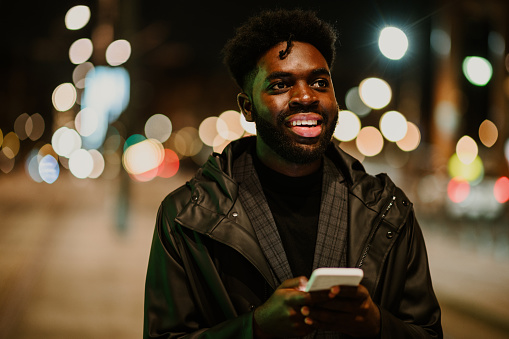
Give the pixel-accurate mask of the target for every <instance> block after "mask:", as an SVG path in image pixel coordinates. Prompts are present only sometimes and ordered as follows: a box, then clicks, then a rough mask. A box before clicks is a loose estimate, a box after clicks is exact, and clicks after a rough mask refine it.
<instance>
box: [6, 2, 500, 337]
mask: <svg viewBox="0 0 509 339" xmlns="http://www.w3.org/2000/svg"><path fill="white" fill-rule="evenodd" d="M275 7H285V8H294V7H300V8H305V9H314V10H316V11H317V12H318V14H319V16H320V17H322V18H323V19H325V20H327V21H330V22H332V23H334V24H335V26H336V27H337V28H338V30H339V32H340V43H339V45H338V57H337V61H336V64H335V65H334V68H333V79H334V87H335V91H336V96H337V99H338V102H339V103H340V106H341V108H342V109H343V110H342V111H341V113H340V117H339V124H338V128H337V129H336V132H335V135H334V142H335V143H338V144H339V145H340V147H342V148H343V149H345V150H346V151H347V152H349V153H350V154H352V155H354V156H356V157H357V158H358V159H359V160H361V161H362V162H363V164H364V166H365V167H366V169H367V170H368V171H369V172H371V173H378V172H387V173H389V175H390V176H391V177H392V178H393V180H394V181H395V182H396V183H397V184H398V185H399V186H401V187H402V188H403V189H404V190H405V192H406V193H407V194H408V195H409V197H410V198H411V200H412V201H413V202H414V204H415V208H416V213H417V217H418V219H419V221H420V223H421V226H422V228H423V232H424V236H425V239H426V242H427V247H428V255H429V260H430V266H431V274H432V278H433V282H434V287H435V291H436V293H437V296H438V298H439V301H440V303H441V306H442V309H443V319H442V322H443V327H444V333H445V337H446V338H509V207H508V200H509V178H508V176H509V49H508V47H507V44H508V41H509V25H508V22H509V3H508V2H507V1H506V0H463V1H452V0H442V1H439V0H435V1H403V0H401V1H396V0H394V1H393V0H386V1H385V0H384V1H368V0H366V1H348V2H347V1H313V4H310V1H298V0H293V1H265V0H263V1H256V2H248V3H238V4H235V3H227V2H219V1H217V2H213V1H192V2H191V1H164V2H163V1H161V2H154V1H138V0H123V1H120V0H96V1H65V2H61V1H46V2H21V1H18V2H11V1H9V2H7V1H2V2H1V3H0V15H1V20H0V25H1V26H0V27H1V31H2V32H4V33H3V34H2V38H1V43H2V53H0V74H1V76H0V79H1V81H0V338H33V337H38V338H124V339H126V338H140V337H141V333H142V326H143V293H144V291H143V289H144V280H145V270H146V266H147V260H148V253H149V250H150V243H151V237H152V232H153V227H154V222H155V216H156V212H157V208H158V206H159V203H160V202H161V200H162V199H163V198H164V197H165V195H166V194H168V193H169V192H170V191H171V190H173V189H175V188H177V187H178V186H180V185H182V184H183V183H185V181H186V180H187V179H189V178H190V177H191V176H192V174H193V173H194V171H195V170H196V169H197V168H198V167H199V166H200V165H201V164H203V162H204V161H205V159H206V158H207V156H208V155H209V154H210V153H211V152H213V151H216V152H220V151H221V150H222V149H223V148H224V146H225V145H226V144H227V143H228V142H230V141H231V140H235V139H238V138H241V137H243V136H246V135H250V134H255V133H256V129H255V128H254V126H252V124H249V123H246V122H245V121H244V120H242V118H241V116H240V114H239V112H238V108H237V105H236V94H237V92H238V90H239V89H238V88H236V86H235V85H234V83H233V81H231V80H230V78H229V75H228V73H227V70H226V68H225V67H224V66H223V64H222V61H221V48H222V46H223V45H224V43H225V42H226V41H227V39H228V38H230V37H231V36H232V35H233V32H234V28H235V27H237V26H238V25H239V24H241V23H242V22H243V21H244V20H245V19H246V18H247V17H249V16H250V15H252V14H253V13H255V12H257V11H259V10H261V9H265V8H275Z"/></svg>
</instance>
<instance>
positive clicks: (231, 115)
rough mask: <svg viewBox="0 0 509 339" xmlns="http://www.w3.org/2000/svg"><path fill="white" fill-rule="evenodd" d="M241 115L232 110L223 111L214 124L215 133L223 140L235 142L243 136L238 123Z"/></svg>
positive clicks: (241, 128) (240, 125)
mask: <svg viewBox="0 0 509 339" xmlns="http://www.w3.org/2000/svg"><path fill="white" fill-rule="evenodd" d="M240 117H241V114H240V113H239V112H237V111H234V110H228V111H224V112H223V113H221V114H220V115H219V118H218V120H217V123H216V128H217V132H218V133H219V135H220V136H221V137H222V138H223V139H224V140H230V141H231V140H236V139H239V138H240V137H242V135H243V134H244V128H243V127H242V124H241V121H240Z"/></svg>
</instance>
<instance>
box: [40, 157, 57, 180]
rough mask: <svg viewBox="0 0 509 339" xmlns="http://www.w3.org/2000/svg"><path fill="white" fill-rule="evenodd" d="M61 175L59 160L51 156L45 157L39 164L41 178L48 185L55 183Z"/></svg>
mask: <svg viewBox="0 0 509 339" xmlns="http://www.w3.org/2000/svg"><path fill="white" fill-rule="evenodd" d="M59 175H60V167H59V166H58V162H57V160H56V159H55V158H54V157H53V156H51V155H49V154H48V155H46V156H44V157H43V158H42V159H41V161H40V162H39V176H40V178H41V179H42V180H43V181H45V182H47V183H48V184H52V183H54V182H55V181H56V180H57V179H58V176H59Z"/></svg>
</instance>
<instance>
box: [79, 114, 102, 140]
mask: <svg viewBox="0 0 509 339" xmlns="http://www.w3.org/2000/svg"><path fill="white" fill-rule="evenodd" d="M74 126H75V127H76V131H78V133H79V134H80V135H82V136H84V137H86V136H89V135H91V134H92V133H94V132H95V131H96V130H97V127H98V126H99V116H98V114H97V112H96V111H95V110H94V109H93V108H88V107H87V108H84V109H82V110H81V111H79V112H78V113H77V114H76V117H75V118H74Z"/></svg>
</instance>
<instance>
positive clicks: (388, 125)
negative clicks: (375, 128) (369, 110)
mask: <svg viewBox="0 0 509 339" xmlns="http://www.w3.org/2000/svg"><path fill="white" fill-rule="evenodd" d="M407 129H408V125H407V120H406V118H405V117H404V116H403V114H401V113H400V112H398V111H389V112H386V113H384V114H383V115H382V116H381V117H380V131H381V132H382V135H383V136H384V137H385V138H386V139H387V140H389V141H398V140H401V139H403V138H404V137H405V135H406V132H407Z"/></svg>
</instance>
